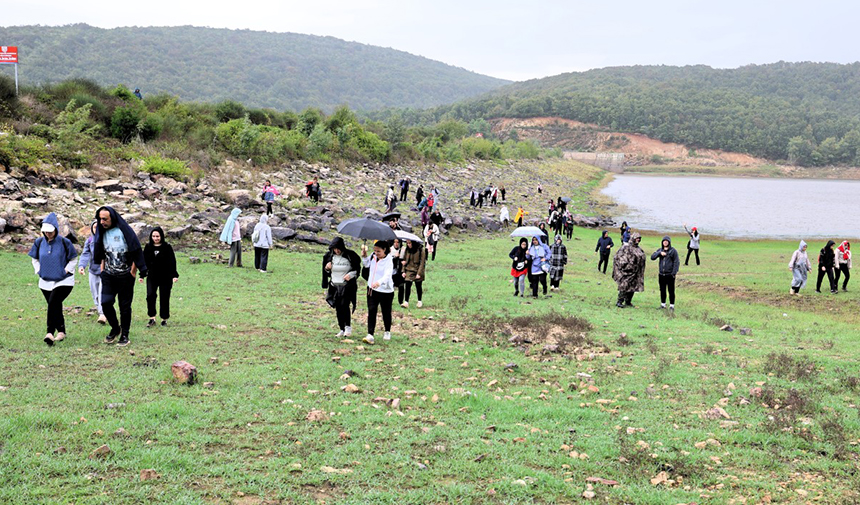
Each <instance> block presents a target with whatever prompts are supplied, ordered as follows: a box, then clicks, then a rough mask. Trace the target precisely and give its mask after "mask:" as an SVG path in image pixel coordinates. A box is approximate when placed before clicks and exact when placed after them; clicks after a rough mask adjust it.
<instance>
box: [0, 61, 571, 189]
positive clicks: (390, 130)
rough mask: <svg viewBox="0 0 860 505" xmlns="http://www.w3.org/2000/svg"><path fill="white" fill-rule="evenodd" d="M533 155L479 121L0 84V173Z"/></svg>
mask: <svg viewBox="0 0 860 505" xmlns="http://www.w3.org/2000/svg"><path fill="white" fill-rule="evenodd" d="M478 133H480V134H482V135H483V136H482V137H479V136H475V135H476V134H478ZM541 154H542V153H541V151H540V150H539V149H538V147H537V146H536V144H534V143H532V142H526V141H520V142H516V141H512V140H509V141H507V142H504V143H502V142H500V141H498V140H496V139H493V138H491V132H490V127H489V124H488V123H486V122H485V121H473V122H471V123H468V124H467V123H464V122H460V121H445V122H442V123H439V124H437V125H433V126H422V127H410V128H407V127H406V126H405V125H404V124H403V123H402V122H401V121H399V120H397V119H391V120H389V121H387V122H384V123H383V122H365V123H362V122H360V121H359V120H358V118H357V117H356V115H355V113H354V112H353V111H352V110H350V109H349V108H347V107H345V106H341V107H339V108H337V109H336V110H335V111H334V112H333V113H331V114H329V115H326V114H324V113H323V112H322V111H321V110H320V109H317V108H307V109H305V110H304V111H301V112H298V113H296V112H291V111H287V112H279V111H277V110H274V109H253V108H248V107H245V106H244V105H243V104H241V103H239V102H236V101H232V100H227V101H222V102H219V103H217V104H209V103H198V102H180V101H179V100H178V98H177V97H175V96H171V95H168V94H160V95H148V96H146V97H144V99H143V100H141V99H139V98H137V97H136V96H134V95H133V94H132V93H131V91H129V89H128V88H127V87H125V86H123V85H119V86H116V87H115V88H112V89H106V88H102V87H100V86H99V85H98V84H96V83H94V82H92V81H89V80H71V81H64V82H61V83H59V84H56V85H45V86H41V87H35V88H25V89H24V90H23V92H22V96H21V97H16V96H15V87H14V83H13V82H12V81H11V80H10V79H8V78H6V77H2V76H0V166H2V167H5V168H6V169H9V168H11V167H19V168H29V167H39V166H42V165H43V164H50V165H57V164H58V165H59V166H60V167H62V168H67V169H68V168H80V167H86V166H90V165H92V164H94V163H98V164H113V163H118V162H124V161H132V160H144V162H145V163H144V166H143V168H144V170H147V171H150V172H154V173H162V174H166V175H170V176H172V177H181V176H186V175H190V174H191V172H194V171H199V170H206V169H208V168H210V167H213V166H216V165H219V164H221V163H222V161H223V160H224V159H225V158H227V157H233V158H235V159H241V160H243V161H244V160H248V161H250V162H252V163H254V164H256V165H273V164H279V163H284V162H289V161H293V160H306V161H312V162H313V161H322V162H332V161H338V160H343V161H348V162H376V163H383V162H395V163H396V162H401V161H418V162H437V161H453V162H459V161H463V160H467V159H484V160H491V159H517V158H519V159H523V158H529V159H534V158H537V157H539V156H540V155H541ZM547 154H550V155H558V154H559V153H558V152H557V151H555V152H547Z"/></svg>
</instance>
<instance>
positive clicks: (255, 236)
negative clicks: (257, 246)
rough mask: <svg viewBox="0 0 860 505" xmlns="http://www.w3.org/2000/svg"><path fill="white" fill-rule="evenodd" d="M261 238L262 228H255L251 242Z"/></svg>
mask: <svg viewBox="0 0 860 505" xmlns="http://www.w3.org/2000/svg"><path fill="white" fill-rule="evenodd" d="M259 240H260V229H259V228H255V229H254V233H252V234H251V242H253V243H257V242H258V241H259Z"/></svg>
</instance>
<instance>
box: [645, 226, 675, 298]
mask: <svg viewBox="0 0 860 505" xmlns="http://www.w3.org/2000/svg"><path fill="white" fill-rule="evenodd" d="M657 258H659V259H660V268H659V275H658V277H657V278H658V280H659V281H660V308H661V309H665V308H666V291H667V290H668V291H669V310H672V311H674V310H675V275H677V273H678V268H680V266H681V260H680V258H678V251H676V250H675V248H674V247H672V239H671V238H669V236H668V235H666V236H665V237H663V242H662V244H661V247H660V248H659V249H657V250H656V251H654V254H652V255H651V259H652V260H656V259H657Z"/></svg>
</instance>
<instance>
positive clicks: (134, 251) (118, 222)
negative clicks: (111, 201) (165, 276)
mask: <svg viewBox="0 0 860 505" xmlns="http://www.w3.org/2000/svg"><path fill="white" fill-rule="evenodd" d="M103 210H106V211H108V213H110V220H111V226H110V228H109V229H111V230H112V229H114V228H118V229H119V231H121V232H122V236H123V239H125V243H126V247H127V250H126V252H125V255H126V258H127V259H128V261H129V263H134V264H135V265H137V269H138V271H139V272H140V278H141V279H143V278H144V277H146V276H147V274H148V273H149V269H148V268H147V266H146V260H144V259H143V248H142V247H141V246H140V240H138V238H137V235H136V234H135V233H134V230H132V229H131V226H129V225H128V223H126V222H125V219H123V218H121V217H120V216H119V214H118V213H117V212H116V211H115V210H114V208H113V207H107V206H105V207H99V209H98V210H97V211H96V220H98V218H99V213H100V212H101V211H103ZM106 231H107V230H105V229H104V228H103V227H102V226H101V224H99V226H98V227H97V228H96V238H95V240H94V243H93V261H94V262H96V263H98V264H101V262H102V261H104V260H105V257H106V254H105V245H104V238H105V232H106ZM103 274H107V272H106V271H105V272H103Z"/></svg>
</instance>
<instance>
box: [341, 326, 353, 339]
mask: <svg viewBox="0 0 860 505" xmlns="http://www.w3.org/2000/svg"><path fill="white" fill-rule="evenodd" d="M343 336H344V337H351V336H352V326H347V327H346V329H345V330H343Z"/></svg>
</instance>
